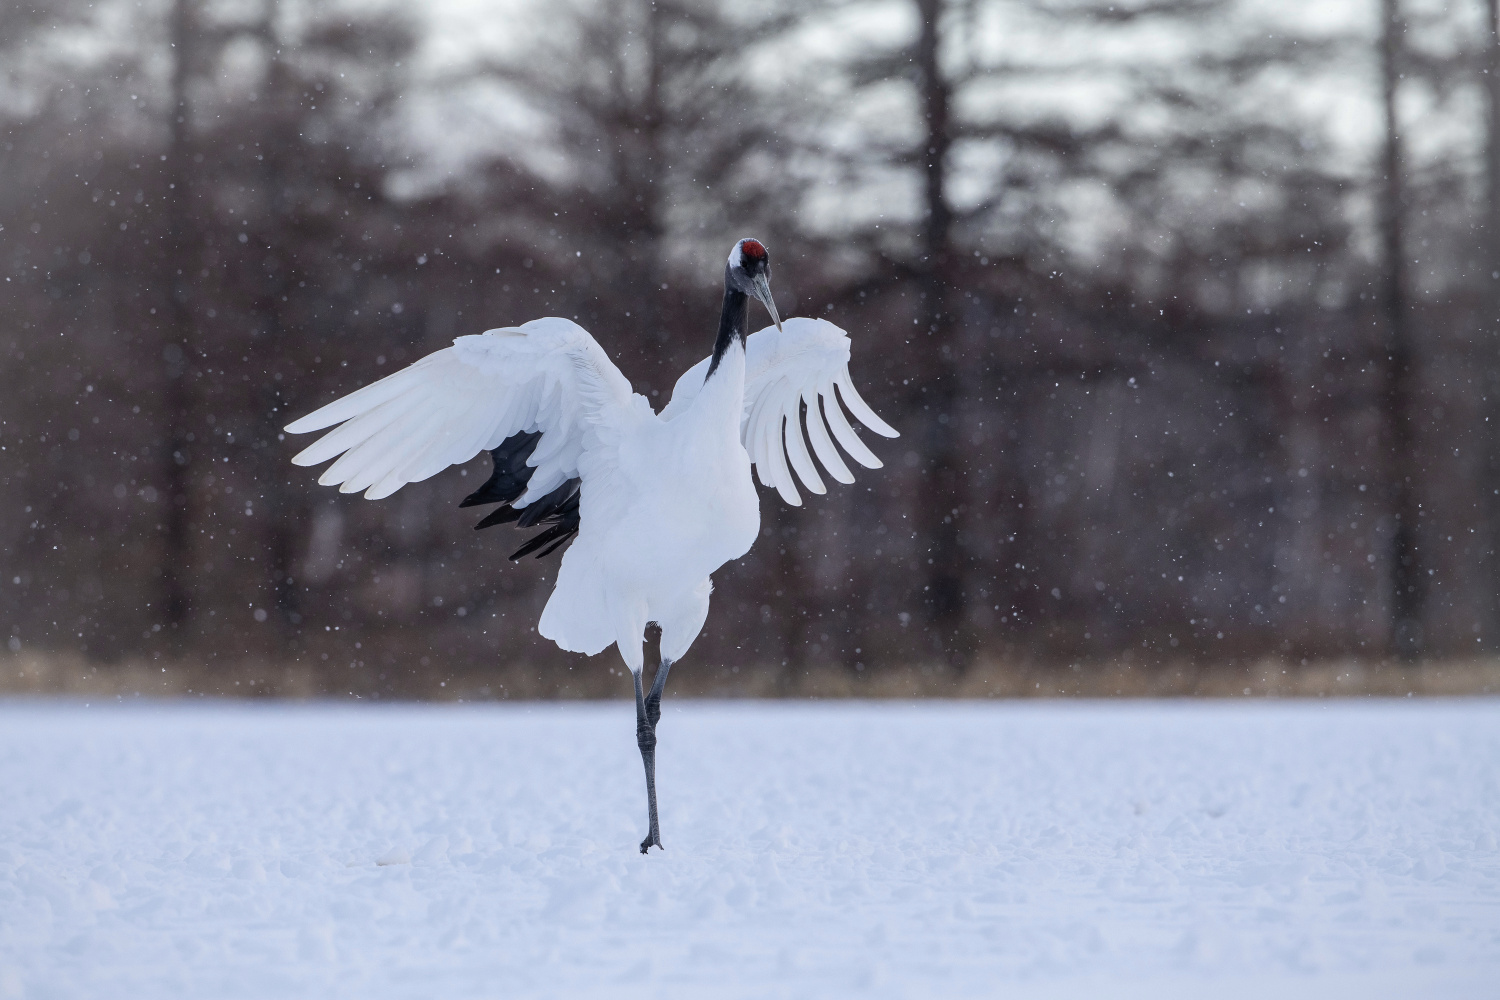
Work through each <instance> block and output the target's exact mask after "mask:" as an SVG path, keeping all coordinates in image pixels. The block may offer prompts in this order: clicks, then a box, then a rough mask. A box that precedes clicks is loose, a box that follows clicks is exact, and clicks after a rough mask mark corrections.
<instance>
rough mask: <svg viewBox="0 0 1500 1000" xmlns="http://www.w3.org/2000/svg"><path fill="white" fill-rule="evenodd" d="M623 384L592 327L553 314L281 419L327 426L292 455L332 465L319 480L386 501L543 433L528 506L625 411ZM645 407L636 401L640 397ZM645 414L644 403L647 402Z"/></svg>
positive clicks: (474, 339)
mask: <svg viewBox="0 0 1500 1000" xmlns="http://www.w3.org/2000/svg"><path fill="white" fill-rule="evenodd" d="M631 398H632V393H631V390H630V382H629V381H628V380H627V379H626V378H625V376H624V375H621V374H620V371H619V369H617V368H616V367H615V366H614V364H613V363H612V362H611V361H610V360H609V357H608V356H607V355H606V354H605V353H604V349H603V348H601V347H600V346H599V344H598V343H597V342H596V341H595V340H594V338H593V337H591V336H589V333H588V331H586V330H584V329H583V327H581V326H579V325H578V324H576V323H574V322H572V321H571V320H566V319H560V318H557V317H549V318H547V319H538V320H532V321H531V322H530V323H526V324H524V325H522V326H518V327H506V328H505V329H501V330H491V331H489V332H488V333H483V334H478V335H475V336H469V337H459V338H458V339H457V340H455V341H454V342H453V346H452V347H447V348H444V349H443V350H441V351H437V352H435V353H433V354H429V355H428V356H427V357H425V358H423V359H422V360H420V361H418V362H416V363H415V364H413V365H411V366H409V367H407V368H404V369H402V370H401V371H399V372H396V373H395V374H393V375H389V376H387V377H385V378H383V379H381V380H380V381H379V382H375V383H373V384H371V385H367V386H365V387H364V388H363V389H360V390H359V391H357V392H353V393H350V394H349V395H347V396H345V397H344V398H343V399H339V400H336V401H335V402H332V403H329V404H328V405H327V406H325V407H323V408H322V409H319V410H315V411H313V412H312V413H310V414H308V415H307V416H305V417H303V418H302V419H301V420H296V421H293V422H292V423H290V424H288V425H287V428H286V429H287V432H288V433H289V434H304V433H306V432H308V431H317V430H322V429H324V428H325V427H332V426H333V425H335V424H338V425H339V426H338V427H337V429H335V430H332V431H330V432H329V433H327V434H325V435H323V436H322V437H321V438H319V439H318V440H317V441H315V442H313V444H312V445H311V446H310V447H308V448H307V449H305V450H304V451H302V452H301V453H299V454H298V455H297V456H296V457H295V458H293V459H292V461H293V462H294V463H296V464H297V465H317V464H318V463H320V462H326V461H328V460H329V459H330V458H334V457H336V456H342V457H340V458H339V459H338V461H336V462H334V463H333V464H332V465H331V466H329V467H328V469H327V470H325V471H324V473H323V475H322V476H320V477H319V478H318V482H319V483H321V484H323V485H324V486H334V485H337V486H338V487H339V491H340V492H342V493H356V492H358V491H360V490H364V491H365V496H366V497H367V498H369V499H371V500H379V499H381V498H382V497H388V496H390V495H391V494H392V493H394V492H396V491H397V490H399V489H400V488H401V487H402V486H405V485H406V484H407V483H415V482H420V481H421V480H423V479H427V478H428V477H430V476H433V475H436V474H437V473H439V472H441V471H442V470H443V469H446V468H447V467H448V466H450V465H455V464H457V463H460V462H467V461H468V460H469V459H471V458H473V457H474V456H475V455H477V454H478V453H479V452H480V451H481V450H485V449H493V448H497V447H499V446H500V444H501V442H503V441H505V440H506V439H507V438H510V437H512V436H513V435H517V434H525V433H531V432H540V433H541V438H540V440H538V441H536V443H535V450H533V451H532V452H531V453H530V455H529V456H528V457H526V459H525V461H526V464H527V465H528V466H530V467H531V468H533V469H535V472H533V473H532V474H531V476H530V480H529V482H528V483H527V488H526V492H525V493H524V494H523V495H522V496H520V497H519V498H517V499H516V500H515V501H514V502H513V506H515V507H524V506H526V505H527V504H529V503H531V502H532V501H533V500H536V499H538V498H540V497H544V496H546V495H547V494H548V493H550V492H552V491H553V490H555V489H557V488H558V487H559V486H561V485H562V484H564V483H565V482H567V481H568V480H570V479H575V478H578V476H579V460H580V458H581V457H582V456H583V455H584V454H585V453H586V452H588V451H589V450H590V449H592V448H596V447H597V446H598V445H599V443H600V442H601V441H603V440H605V439H607V438H609V437H610V429H611V428H618V427H619V426H620V424H622V423H623V419H622V418H623V417H624V416H625V414H626V413H627V412H629V411H630V410H631V409H632V403H631ZM641 403H642V404H644V400H642V401H641ZM647 409H648V410H649V406H647Z"/></svg>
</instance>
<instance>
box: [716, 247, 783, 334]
mask: <svg viewBox="0 0 1500 1000" xmlns="http://www.w3.org/2000/svg"><path fill="white" fill-rule="evenodd" d="M724 285H725V287H726V288H731V289H733V290H735V291H737V292H742V293H744V294H745V295H753V296H755V297H756V298H757V299H759V300H760V302H761V304H762V305H763V306H765V307H766V312H768V313H770V314H771V322H773V323H775V324H776V329H778V330H780V329H781V315H780V314H779V313H777V311H776V301H775V300H774V299H772V298H771V252H770V251H769V250H767V249H766V246H765V244H764V243H762V242H760V240H752V239H749V238H746V239H743V240H740V241H739V242H738V243H736V244H735V245H734V249H733V250H731V251H730V252H729V264H728V266H726V267H725V269H724Z"/></svg>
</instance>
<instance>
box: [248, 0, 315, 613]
mask: <svg viewBox="0 0 1500 1000" xmlns="http://www.w3.org/2000/svg"><path fill="white" fill-rule="evenodd" d="M277 7H278V0H266V6H265V10H264V13H263V15H262V23H261V26H260V31H259V34H260V36H261V43H262V44H263V45H264V46H265V49H266V53H267V56H268V58H269V65H268V71H267V80H266V105H265V106H266V107H269V108H270V109H271V114H272V116H273V117H272V119H271V135H272V136H273V137H274V139H273V141H272V142H271V143H270V144H269V146H268V148H267V149H266V150H265V152H264V153H263V154H262V159H261V170H260V184H261V187H262V191H263V197H264V198H265V202H266V229H267V233H268V235H270V237H271V238H272V239H273V240H275V243H274V244H273V245H272V248H271V250H272V252H271V254H270V261H271V267H272V270H271V272H270V273H269V274H267V275H266V276H265V279H264V280H265V284H264V286H263V293H262V295H261V296H260V299H259V301H258V302H257V303H256V311H257V312H258V313H259V315H260V334H261V337H262V338H263V344H262V347H261V354H262V356H264V357H266V358H268V359H270V363H271V366H272V370H270V371H267V372H266V373H265V378H266V381H265V382H264V383H263V384H262V386H261V391H260V392H259V394H258V395H257V397H256V402H257V403H258V404H259V409H260V413H259V420H258V421H257V427H256V433H255V435H254V437H253V439H252V440H251V441H250V447H251V448H252V449H253V452H254V454H255V455H256V457H257V460H256V461H255V462H254V463H253V467H254V468H256V469H258V470H259V475H258V479H259V484H260V488H261V498H262V499H263V500H264V501H265V503H264V512H263V522H262V523H263V524H264V525H265V528H264V536H263V542H262V544H263V546H264V548H263V554H264V562H263V565H264V566H265V567H266V572H267V574H268V575H269V577H270V579H269V580H268V581H267V584H268V586H269V587H270V590H271V595H272V603H273V605H274V611H275V622H276V626H277V628H278V631H279V632H280V635H281V639H282V640H283V641H288V640H290V639H291V638H292V636H294V635H295V634H296V626H297V624H298V623H299V622H300V620H301V616H300V615H299V611H300V608H299V607H298V591H297V587H296V579H295V577H294V575H293V566H292V564H293V561H294V559H295V553H296V542H297V536H296V531H297V526H298V525H301V524H303V523H305V513H306V512H305V511H302V510H294V509H293V507H294V503H295V501H294V497H295V496H296V495H297V494H296V493H295V492H294V491H292V490H290V489H289V488H288V484H287V474H288V472H289V470H290V469H291V464H290V463H289V462H287V461H286V460H285V458H284V456H283V454H282V451H281V449H280V448H278V447H277V435H278V433H279V431H280V425H281V424H283V423H284V422H285V417H286V416H287V414H286V412H285V407H284V406H283V405H282V403H283V399H282V394H281V385H280V383H278V382H277V381H276V376H277V375H278V374H280V367H281V364H282V361H283V359H285V358H287V357H288V356H289V355H290V354H291V353H292V352H291V350H290V345H289V344H287V342H286V323H285V317H284V316H283V312H282V303H283V302H284V301H286V297H287V293H288V292H289V291H290V290H291V287H292V281H291V278H292V275H291V271H290V268H291V267H292V265H293V263H294V260H295V255H294V253H293V252H292V249H291V244H292V241H293V234H292V227H293V226H294V224H295V221H296V220H295V219H294V217H293V216H294V214H295V211H296V207H295V205H294V204H292V198H291V196H290V195H289V193H288V191H287V188H288V184H289V182H290V180H291V178H290V177H289V173H290V172H291V170H293V169H295V168H294V167H291V166H289V164H288V156H289V155H295V154H294V153H293V152H292V150H293V148H294V144H295V142H296V136H295V135H294V134H288V133H291V132H294V130H292V129H288V128H286V127H285V122H286V120H287V119H286V118H284V117H282V116H283V115H288V114H289V106H290V104H291V103H292V102H294V101H295V100H296V94H295V93H292V92H290V87H289V85H288V81H287V72H286V64H285V63H284V62H282V59H281V55H280V52H281V46H280V44H279V41H278V38H277V33H276V11H277Z"/></svg>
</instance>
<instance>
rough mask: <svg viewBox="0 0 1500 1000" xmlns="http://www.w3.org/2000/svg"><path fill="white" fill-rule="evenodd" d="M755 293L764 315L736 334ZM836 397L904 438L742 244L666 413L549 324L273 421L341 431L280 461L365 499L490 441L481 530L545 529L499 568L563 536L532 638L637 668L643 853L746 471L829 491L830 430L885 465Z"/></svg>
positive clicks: (733, 550) (833, 337)
mask: <svg viewBox="0 0 1500 1000" xmlns="http://www.w3.org/2000/svg"><path fill="white" fill-rule="evenodd" d="M752 295H753V296H754V297H755V298H757V299H759V300H760V301H761V302H762V303H763V304H764V305H765V307H766V310H767V311H768V312H769V313H770V314H771V319H772V321H773V322H774V323H775V326H773V327H766V328H765V329H764V330H761V331H760V332H759V333H756V334H753V335H751V336H748V337H747V336H746V323H747V321H748V317H749V303H750V296H752ZM835 386H837V387H838V393H837V395H835V390H834V387H835ZM839 397H842V400H843V405H844V406H846V407H848V409H849V412H851V413H852V414H853V415H854V416H855V418H856V419H858V420H859V422H860V423H862V424H863V425H864V426H865V427H868V428H869V429H870V430H873V431H875V432H876V433H877V434H882V435H885V436H886V437H896V436H897V435H896V431H895V430H894V429H893V428H892V427H891V426H890V425H888V424H887V423H886V422H885V421H883V420H881V419H880V418H879V417H878V416H876V415H875V412H874V411H873V410H871V409H870V407H869V406H868V405H867V404H866V403H865V401H864V400H863V399H861V398H860V397H859V393H858V392H856V391H855V389H854V384H853V382H852V381H851V379H850V376H849V338H848V337H847V336H846V335H845V334H844V332H843V331H842V330H840V329H839V328H838V327H836V326H834V325H833V324H832V323H829V322H827V321H825V320H819V319H789V320H787V321H786V323H785V324H783V323H782V322H781V319H780V318H779V317H778V315H777V313H776V303H775V302H774V301H773V300H772V298H771V258H770V254H769V253H768V252H767V251H766V248H765V247H764V246H763V245H762V244H761V243H760V242H758V241H756V240H752V239H743V240H740V241H739V242H737V243H736V244H735V246H734V250H733V251H732V252H731V253H730V255H729V262H728V263H727V264H726V266H725V268H724V308H723V312H722V313H721V314H720V317H719V330H718V335H717V336H716V337H715V339H714V348H713V354H712V355H710V356H709V357H707V358H704V359H703V360H702V361H701V362H699V363H698V364H696V365H694V366H693V367H692V368H690V369H689V370H688V371H687V372H686V373H685V374H684V375H683V376H682V377H681V378H680V379H678V380H677V386H676V388H675V389H674V390H673V393H672V400H671V402H669V403H668V404H667V406H666V407H665V408H664V409H663V410H662V411H661V413H656V412H654V411H653V410H652V408H651V404H650V403H649V402H647V400H646V398H645V397H644V396H640V395H637V394H635V393H633V392H631V390H630V382H629V381H628V380H627V379H626V378H625V376H624V375H622V374H620V371H619V369H617V368H616V367H615V366H614V364H612V363H611V362H610V360H609V357H608V356H607V355H606V354H605V353H604V350H603V349H602V348H601V347H600V346H599V344H598V343H597V342H596V341H595V340H594V338H593V337H591V336H590V335H589V334H588V332H587V331H585V330H584V329H583V328H582V327H580V326H578V324H576V323H573V322H572V321H570V320H566V319H560V318H557V317H550V318H547V319H538V320H532V321H531V322H530V323H526V324H523V325H522V326H518V327H506V328H504V329H499V330H490V331H489V332H487V333H483V334H479V335H476V336H467V337H459V338H458V339H457V340H455V341H454V342H453V346H452V347H448V348H444V349H443V350H441V351H437V352H436V353H434V354H429V355H428V356H427V357H425V358H423V359H422V360H420V361H418V362H416V363H415V364H413V365H411V366H410V367H408V368H405V369H403V370H402V371H399V372H396V373H394V374H392V375H390V376H388V377H386V378H384V379H381V380H380V381H379V382H376V383H374V384H372V385H368V386H366V387H365V388H363V389H360V390H358V391H357V392H354V393H351V394H350V395H348V396H345V397H344V398H343V399H340V400H337V401H336V402H333V403H329V404H328V405H327V406H324V407H323V408H322V409H319V410H317V411H315V412H313V413H311V414H309V415H307V416H305V417H303V418H302V419H301V420H297V421H294V422H293V423H291V424H289V425H287V428H286V429H287V431H288V433H291V434H303V433H306V432H308V431H317V430H323V429H324V428H327V427H333V426H334V425H335V424H337V425H338V427H337V428H336V429H335V430H332V431H329V433H327V434H325V435H324V436H323V437H321V438H319V439H318V440H317V441H316V442H314V443H313V444H312V445H311V446H310V447H308V448H307V449H306V450H304V451H302V452H301V453H300V454H298V455H297V456H296V457H295V458H293V459H292V461H293V462H295V463H296V464H298V465H317V464H319V463H321V462H326V461H328V460H329V459H331V458H336V457H337V458H338V461H336V462H334V463H333V465H331V466H329V467H328V469H327V470H326V471H325V472H324V473H323V475H322V476H321V477H320V478H319V479H318V482H320V483H322V484H323V485H325V486H334V485H337V486H338V487H339V489H340V491H341V492H343V493H353V492H357V491H359V490H363V491H365V496H366V497H368V498H369V499H371V500H378V499H381V498H382V497H387V496H390V495H391V494H392V493H394V492H396V490H398V489H400V488H401V487H402V486H404V485H406V484H407V483H414V482H419V481H421V480H423V479H427V478H428V477H429V476H433V475H435V474H437V473H438V472H441V471H442V470H443V469H445V468H447V467H448V466H450V465H455V464H459V463H462V462H467V461H468V460H469V459H471V458H473V457H474V456H475V455H477V454H478V453H479V452H480V451H483V450H488V451H489V452H490V454H491V456H492V457H493V458H494V462H495V468H494V473H493V475H491V476H490V478H489V481H488V482H486V483H485V484H484V485H483V486H481V487H480V488H479V489H478V490H476V491H474V492H473V493H472V494H470V495H469V497H468V498H467V499H465V500H464V501H463V503H462V504H461V506H465V507H469V506H474V505H478V504H500V505H501V506H500V507H499V508H497V509H496V510H494V511H492V512H490V514H489V515H488V516H487V517H485V518H484V519H483V520H482V521H480V522H479V524H478V525H477V526H476V527H479V528H486V527H489V526H491V525H494V524H502V523H506V522H512V521H513V522H515V523H516V524H517V525H518V526H520V527H522V528H530V527H533V526H537V525H545V526H546V527H545V529H544V530H543V531H541V532H540V533H539V534H537V535H536V536H535V537H533V538H531V539H530V540H529V541H528V542H527V543H526V544H525V545H523V546H521V548H520V550H518V551H517V552H516V553H515V554H514V555H512V556H511V558H512V559H520V558H521V557H523V556H525V555H527V554H528V553H531V552H536V553H537V555H538V557H540V556H544V555H547V554H548V553H550V552H552V551H553V550H554V549H556V548H557V547H559V546H560V545H563V544H564V543H565V542H567V541H568V539H570V538H573V539H574V541H573V544H572V545H571V546H569V548H568V549H567V551H566V552H564V553H563V557H562V566H561V568H560V569H559V570H558V573H557V585H556V586H555V587H554V588H553V591H552V597H551V598H550V599H549V600H548V601H547V606H546V608H545V610H543V612H542V619H541V623H540V626H539V629H538V630H539V631H540V632H541V634H542V635H543V636H546V637H547V638H548V639H551V640H552V641H553V642H555V643H557V644H558V645H559V646H561V647H562V648H563V649H566V650H569V651H571V652H575V653H587V654H589V655H593V654H595V653H599V652H602V651H603V650H604V649H605V648H606V647H608V646H609V645H610V644H611V643H614V644H615V646H617V647H618V649H619V651H620V656H621V657H622V658H623V659H624V660H625V665H626V666H627V667H629V668H630V673H631V676H632V677H633V678H634V680H635V708H636V742H637V744H638V745H639V747H640V751H641V761H642V763H643V764H644V765H645V769H646V798H647V805H648V809H649V814H650V831H649V832H648V833H647V834H646V839H645V840H643V841H641V853H642V854H644V853H646V852H647V851H648V850H649V849H650V848H651V847H652V845H655V846H657V847H660V846H661V833H660V829H659V824H658V822H657V815H656V723H657V720H658V719H659V718H660V717H661V696H662V689H663V688H664V687H665V685H666V682H667V672H668V671H669V670H670V669H671V667H672V664H673V663H674V662H676V661H677V660H678V659H680V658H681V657H682V656H683V654H685V653H686V652H687V650H688V647H689V646H691V645H692V643H693V640H694V639H696V638H697V637H698V633H699V632H701V631H702V630H703V623H704V620H705V619H706V618H707V616H708V596H709V593H710V591H711V590H712V589H713V587H712V583H711V581H710V579H709V578H710V576H711V574H712V573H713V572H714V571H715V570H717V569H718V568H719V567H720V566H722V565H724V564H725V563H726V562H729V561H730V560H731V559H738V558H739V557H740V556H742V555H744V554H745V553H746V552H748V551H749V550H750V546H751V545H752V544H753V543H754V542H755V538H756V535H758V534H759V533H760V500H759V497H758V496H757V494H756V491H755V486H754V484H753V483H752V482H751V479H750V467H751V465H754V466H755V467H756V469H757V471H758V473H759V476H760V481H761V482H762V483H763V484H765V485H767V486H774V487H775V488H776V490H777V491H778V492H780V494H781V496H782V498H783V499H785V500H786V502H787V503H789V504H792V505H793V506H800V505H801V503H802V499H801V497H800V496H799V495H798V493H797V487H796V485H795V482H794V480H793V477H792V470H793V469H795V470H796V475H797V479H800V480H801V481H802V483H803V485H804V486H806V487H807V488H808V489H810V490H812V491H813V492H814V493H824V492H826V489H825V487H824V485H823V481H822V479H821V478H819V476H818V472H817V469H816V467H815V466H814V464H813V460H812V455H813V454H816V455H817V456H818V459H819V461H821V462H822V464H823V468H824V469H826V470H827V471H828V473H829V474H830V475H831V476H833V478H835V479H837V480H838V481H839V482H842V483H852V482H854V477H853V475H851V474H850V472H849V469H848V467H847V466H846V465H845V464H844V461H843V459H842V458H841V457H840V455H839V452H838V450H837V449H836V448H835V447H834V444H833V440H832V439H831V438H830V437H829V430H830V429H831V430H832V431H833V438H836V439H837V440H838V442H839V443H840V444H841V445H843V447H844V450H845V451H847V452H848V453H849V454H850V455H851V456H853V457H854V459H855V461H857V462H859V463H860V464H861V465H863V466H865V467H866V468H870V469H878V468H880V464H881V463H880V460H879V459H878V458H876V457H875V455H874V453H872V452H871V451H870V449H869V448H867V447H866V446H865V445H864V443H863V442H861V441H860V440H859V438H858V437H856V436H855V434H854V431H853V429H852V428H851V427H850V425H849V421H848V420H847V419H846V418H845V416H844V413H843V410H842V409H840V405H839ZM804 403H805V404H806V407H807V409H806V413H807V417H806V427H807V435H808V438H809V439H811V441H812V451H811V452H809V451H808V447H807V442H806V441H805V440H804V439H803V435H802V427H803V416H802V413H803V410H802V407H803V404H804ZM783 428H784V429H785V433H783ZM340 456H341V457H340ZM788 460H790V467H788ZM653 622H654V623H656V625H657V626H659V627H660V629H661V660H660V662H659V663H658V664H657V667H656V673H655V675H654V677H653V679H652V682H651V689H650V691H649V692H646V691H643V689H642V686H641V669H642V666H643V663H642V661H643V659H644V654H643V652H642V644H643V642H644V634H645V630H646V626H647V625H648V624H650V623H653Z"/></svg>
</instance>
